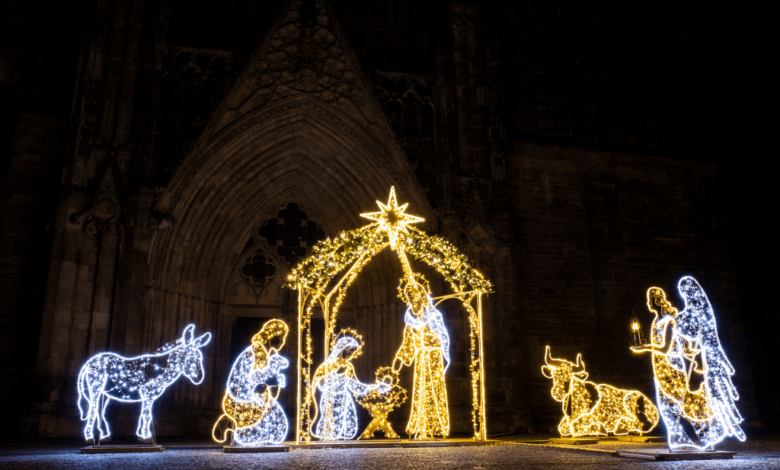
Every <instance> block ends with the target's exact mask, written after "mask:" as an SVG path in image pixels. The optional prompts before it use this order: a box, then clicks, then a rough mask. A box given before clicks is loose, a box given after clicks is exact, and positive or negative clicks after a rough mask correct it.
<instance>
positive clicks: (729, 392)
mask: <svg viewBox="0 0 780 470" xmlns="http://www.w3.org/2000/svg"><path fill="white" fill-rule="evenodd" d="M677 290H678V291H679V293H680V296H681V297H682V298H683V300H684V301H685V309H683V311H681V312H678V310H677V309H676V308H674V307H673V306H672V304H671V303H670V302H669V301H668V300H667V298H666V292H664V290H663V289H661V288H659V287H651V288H650V289H648V290H647V308H648V309H649V310H650V311H651V312H652V313H653V314H654V315H655V319H654V320H653V324H652V326H651V331H650V338H651V342H650V344H647V345H642V346H635V347H632V348H631V349H632V350H633V351H634V352H652V356H653V359H652V360H653V372H654V375H655V384H656V394H657V398H658V406H659V408H660V412H661V416H662V418H663V420H664V424H665V425H666V431H667V441H668V443H669V447H670V448H672V449H677V448H681V447H693V448H696V449H707V448H714V446H715V445H716V444H717V443H719V442H721V441H722V440H723V439H725V438H726V437H729V436H734V437H736V438H737V439H739V440H740V441H744V440H745V433H744V432H743V431H742V428H741V427H740V423H741V422H742V417H741V416H740V414H739V410H737V406H736V403H735V402H736V401H737V400H738V399H739V395H738V394H737V390H736V388H735V387H734V383H733V382H732V380H731V376H732V375H734V372H735V371H734V367H733V366H732V365H731V362H729V360H728V358H727V357H726V353H725V352H724V351H723V347H722V346H721V344H720V338H719V337H718V327H717V324H716V322H715V312H714V311H713V309H712V305H711V304H710V301H709V299H708V298H707V294H706V293H705V292H704V289H702V287H701V285H699V283H698V281H696V279H694V278H693V277H692V276H685V277H683V278H681V279H680V281H679V282H678V283H677ZM693 374H697V375H699V376H700V377H701V378H702V381H701V383H700V384H699V386H698V387H697V388H696V389H693V390H692V389H691V383H692V382H693V380H692V377H693ZM682 420H685V421H687V422H688V423H690V428H692V430H693V433H694V434H693V435H690V434H689V433H688V432H687V431H686V429H685V427H684V426H683V424H682V423H681V421H682Z"/></svg>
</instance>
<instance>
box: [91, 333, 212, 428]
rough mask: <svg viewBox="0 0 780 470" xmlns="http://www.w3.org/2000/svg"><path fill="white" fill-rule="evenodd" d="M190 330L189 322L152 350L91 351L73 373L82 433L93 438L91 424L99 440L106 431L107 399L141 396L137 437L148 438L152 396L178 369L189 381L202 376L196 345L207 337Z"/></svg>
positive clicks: (126, 399)
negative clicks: (134, 353) (139, 353)
mask: <svg viewBox="0 0 780 470" xmlns="http://www.w3.org/2000/svg"><path fill="white" fill-rule="evenodd" d="M194 332H195V325H193V324H190V325H187V327H186V328H184V333H183V334H182V336H181V338H179V339H178V340H177V341H175V342H174V343H170V344H166V345H165V346H163V347H161V348H160V349H158V350H157V351H155V352H154V353H153V354H144V355H142V356H137V357H130V358H127V357H123V356H120V355H119V354H114V353H111V352H105V353H101V354H97V355H95V356H92V357H91V358H90V359H89V360H88V361H87V362H86V363H85V364H84V366H82V368H81V371H80V372H79V377H78V391H79V399H78V407H79V411H80V413H81V420H82V421H86V422H87V424H86V425H85V426H84V437H85V438H86V439H87V440H93V439H94V428H95V425H97V428H98V430H99V431H100V439H101V440H102V439H106V438H108V437H110V436H111V431H110V429H109V427H108V422H107V421H106V418H105V413H106V407H107V406H108V402H109V401H110V400H112V399H113V400H117V401H121V402H141V415H140V417H139V419H138V427H137V429H136V434H137V435H138V436H139V437H141V438H142V439H151V438H152V429H151V426H152V418H153V416H152V406H153V405H154V401H155V400H156V399H157V398H159V397H160V395H162V394H163V392H165V390H166V389H167V388H168V387H169V386H170V385H171V384H172V383H174V382H175V381H176V379H178V378H179V377H180V376H181V375H184V376H185V377H187V378H188V379H190V381H191V382H192V383H193V384H195V385H199V384H200V383H201V382H203V378H204V377H205V371H204V370H203V354H202V353H201V351H200V348H202V347H203V346H205V345H207V344H208V343H209V341H211V333H204V334H202V335H200V336H198V337H197V338H195V337H194ZM84 402H85V404H86V406H84V405H83V403H84Z"/></svg>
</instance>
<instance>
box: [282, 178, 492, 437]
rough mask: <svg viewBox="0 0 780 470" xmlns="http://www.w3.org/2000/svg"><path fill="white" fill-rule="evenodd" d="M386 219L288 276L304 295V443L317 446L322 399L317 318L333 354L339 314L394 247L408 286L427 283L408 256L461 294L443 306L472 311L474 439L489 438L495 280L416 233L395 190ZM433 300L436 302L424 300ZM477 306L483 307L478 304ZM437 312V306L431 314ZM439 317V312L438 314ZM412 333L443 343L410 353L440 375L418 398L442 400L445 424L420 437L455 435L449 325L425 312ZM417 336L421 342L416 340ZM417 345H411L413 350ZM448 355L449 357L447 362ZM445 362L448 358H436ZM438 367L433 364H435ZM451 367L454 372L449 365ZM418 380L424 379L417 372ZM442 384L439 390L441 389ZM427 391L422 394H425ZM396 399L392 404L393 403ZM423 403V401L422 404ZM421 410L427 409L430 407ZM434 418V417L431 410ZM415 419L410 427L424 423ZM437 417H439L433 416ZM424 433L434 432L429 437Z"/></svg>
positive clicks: (383, 210) (384, 208)
mask: <svg viewBox="0 0 780 470" xmlns="http://www.w3.org/2000/svg"><path fill="white" fill-rule="evenodd" d="M377 205H378V206H379V209H380V210H379V211H378V212H371V213H364V214H361V215H362V216H363V217H366V218H368V219H370V220H373V221H374V223H372V224H370V225H366V226H364V227H361V228H359V229H356V230H350V231H346V232H342V233H341V234H340V235H339V236H336V237H333V238H327V239H326V240H323V241H321V242H319V243H317V245H315V246H314V247H313V248H312V254H311V256H309V257H307V258H306V259H304V260H303V261H302V262H301V263H300V264H299V265H298V266H297V267H296V268H295V269H294V270H293V271H292V273H291V274H290V276H289V277H288V284H287V285H288V286H289V287H292V288H294V289H296V290H298V329H299V331H298V344H299V351H298V367H297V369H298V392H297V403H298V413H297V414H298V421H297V433H296V435H297V438H296V442H300V441H301V440H303V441H307V442H308V441H309V440H311V437H312V436H313V435H314V433H313V432H312V427H313V425H314V418H313V415H312V410H313V409H315V408H316V406H317V403H316V400H315V399H314V392H315V387H314V386H313V382H312V378H311V370H312V367H313V359H312V358H313V342H312V338H311V318H312V315H313V313H314V311H315V309H321V311H322V313H323V317H324V320H325V335H324V336H325V341H324V348H325V353H326V355H327V354H328V348H329V347H330V345H329V340H330V338H333V336H334V329H335V327H336V320H337V315H338V311H339V308H340V306H341V304H342V302H343V301H344V298H345V296H346V293H347V289H348V288H349V287H350V286H351V285H352V283H353V282H354V281H355V279H356V278H357V276H358V274H359V273H360V272H361V270H362V269H363V268H364V267H365V266H366V264H367V263H368V262H369V261H370V260H371V259H372V258H373V257H374V256H375V255H376V254H377V253H379V252H380V251H382V250H383V249H384V248H387V247H390V248H391V249H392V250H393V251H395V253H396V254H397V255H398V258H399V260H400V261H401V265H402V268H403V270H404V278H403V279H402V283H403V282H406V283H416V282H418V281H419V282H424V279H423V278H422V277H421V276H420V275H419V274H416V273H414V272H413V270H412V268H411V266H410V264H409V261H408V259H407V253H408V254H411V255H412V256H413V257H414V258H415V259H416V260H418V261H421V262H423V263H425V264H427V265H428V266H431V267H432V268H433V269H435V270H436V272H438V273H439V274H440V275H442V277H443V278H444V279H445V280H446V281H447V283H448V284H449V285H450V286H451V287H452V289H453V291H454V293H453V294H451V295H446V296H443V297H437V299H445V298H457V299H458V300H459V301H460V302H461V303H462V304H463V307H464V308H465V309H466V312H467V314H468V320H469V327H470V331H469V338H470V346H471V357H470V366H469V369H470V372H471V386H472V403H473V406H472V422H473V426H474V437H475V438H476V439H483V440H484V439H487V430H486V412H485V370H484V369H485V367H484V355H483V344H482V294H485V293H489V292H492V285H491V283H490V281H488V280H486V279H485V278H484V277H483V276H482V275H481V274H480V273H479V272H478V271H476V270H475V269H474V268H472V267H471V265H470V263H469V262H468V259H467V258H466V257H465V256H464V255H463V254H462V253H460V252H459V251H458V250H457V249H456V248H455V247H454V246H453V245H452V244H451V243H449V242H448V241H446V240H444V239H443V238H441V237H436V236H429V235H427V234H425V233H424V232H422V231H420V230H418V229H415V228H414V227H412V226H411V225H410V224H413V223H418V222H422V221H423V219H422V218H421V217H417V216H413V215H410V214H406V212H405V211H406V208H407V207H408V204H403V205H400V206H399V205H398V201H397V199H396V196H395V188H391V189H390V196H389V198H388V201H387V203H386V204H384V203H382V202H380V201H377ZM423 298H424V299H425V300H426V301H428V297H427V296H424V297H423ZM474 301H476V306H474V305H472V302H474ZM431 308H433V307H431ZM433 310H436V309H435V308H434V309H433ZM412 311H413V312H416V313H413V314H411V316H410V317H409V320H408V322H407V325H406V330H409V331H410V332H412V333H415V334H416V335H417V336H420V337H421V338H422V337H425V338H429V339H432V340H433V341H435V342H436V343H437V345H436V346H435V347H434V348H433V349H438V350H439V353H438V356H437V354H436V353H430V352H429V350H428V349H426V348H428V347H429V346H430V345H425V347H424V348H417V347H415V348H412V349H410V351H413V352H414V355H415V357H416V355H417V353H420V354H419V357H420V358H423V359H422V360H421V361H420V362H419V363H418V362H417V361H416V360H415V359H414V358H411V359H409V361H408V362H407V363H408V364H411V362H412V361H414V362H415V370H417V367H418V364H430V365H432V367H433V368H434V369H439V366H438V364H439V363H441V364H442V366H441V367H440V372H441V373H440V374H439V373H433V374H431V373H424V374H423V375H421V377H423V376H426V375H427V376H431V377H433V376H435V380H428V379H426V380H423V381H419V382H418V381H417V379H415V381H416V383H419V384H421V385H423V384H424V387H427V388H430V387H434V390H433V391H427V392H424V393H422V392H421V394H418V398H417V399H416V400H420V399H421V398H420V397H423V396H425V397H426V398H425V400H428V399H429V398H430V397H435V400H439V402H438V404H437V405H436V406H435V408H436V410H437V411H436V412H435V414H438V417H437V418H435V421H437V422H438V423H439V424H438V425H435V426H432V427H428V426H427V425H425V426H422V427H419V426H418V425H412V427H411V428H409V429H412V430H414V432H413V435H415V436H416V437H423V436H426V437H431V436H444V435H446V433H445V430H447V432H448V429H449V418H448V411H445V410H446V406H447V405H446V388H445V386H444V377H443V374H444V371H445V370H446V367H447V365H449V357H448V354H449V336H448V335H447V333H446V329H444V328H443V324H444V320H443V319H442V318H441V312H438V310H436V313H438V319H437V318H436V317H437V315H436V313H433V312H430V313H428V314H427V316H426V315H425V313H426V311H427V310H425V309H423V310H419V309H412ZM411 336H414V335H411ZM411 343H413V341H411V342H410V344H411ZM445 355H447V357H446V358H445ZM436 357H439V358H440V359H436ZM429 361H432V362H429ZM445 361H446V365H444V362H445ZM395 362H396V363H397V364H396V365H395V367H396V368H400V364H402V363H403V362H399V361H395ZM416 374H417V372H416ZM434 384H435V385H434ZM418 390H422V389H418ZM388 399H389V397H388ZM418 403H419V402H418ZM416 409H417V410H423V409H425V410H427V409H428V408H427V405H426V406H423V407H420V406H417V408H416ZM425 413H428V411H425ZM415 416H422V415H421V414H420V413H414V414H413V416H412V419H411V420H410V423H411V422H412V421H414V420H416V418H415ZM430 416H433V414H432V415H430ZM422 429H427V431H423V430H422Z"/></svg>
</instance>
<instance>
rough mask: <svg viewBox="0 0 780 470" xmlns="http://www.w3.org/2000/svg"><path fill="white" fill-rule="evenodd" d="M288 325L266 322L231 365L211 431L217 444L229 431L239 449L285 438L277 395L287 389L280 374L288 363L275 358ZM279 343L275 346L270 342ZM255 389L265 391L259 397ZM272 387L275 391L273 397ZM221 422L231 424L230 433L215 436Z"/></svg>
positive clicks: (278, 322) (281, 410) (285, 429)
mask: <svg viewBox="0 0 780 470" xmlns="http://www.w3.org/2000/svg"><path fill="white" fill-rule="evenodd" d="M287 331H288V328H287V324H286V323H284V322H283V321H282V320H278V319H274V320H269V321H268V322H266V323H265V325H263V327H262V328H261V329H260V331H259V332H258V333H257V334H256V335H255V336H254V337H253V338H252V345H251V346H249V347H248V348H246V349H245V350H244V351H243V352H242V353H241V354H240V355H239V356H238V358H237V359H236V361H235V362H234V363H233V367H232V368H231V369H230V375H229V376H228V381H227V390H226V392H225V397H224V398H223V399H222V410H223V412H224V413H223V414H222V416H220V417H219V419H218V420H217V422H216V423H215V424H214V428H213V429H212V437H213V438H214V440H215V441H217V442H220V443H222V442H225V440H226V435H227V432H228V431H232V432H233V433H234V434H233V436H234V443H235V444H237V445H240V446H258V445H265V444H279V443H281V442H282V441H284V438H285V437H286V436H287V430H288V422H287V415H286V414H285V413H284V410H283V409H282V407H281V405H279V403H278V402H277V398H278V396H279V391H280V390H281V389H282V388H284V387H285V386H286V384H287V383H286V382H287V381H286V377H285V375H284V374H283V373H282V372H281V371H282V369H286V368H287V367H288V366H289V362H288V361H287V359H286V358H284V357H283V356H280V355H279V354H278V351H279V349H281V348H282V346H283V345H284V341H285V339H286V337H287ZM274 340H276V341H278V344H277V345H275V346H272V345H271V342H272V341H274ZM258 387H264V388H263V389H262V390H261V391H260V392H259V393H258V392H257V391H256V390H257V388H258ZM272 387H277V388H276V393H274V392H273V390H272ZM223 418H227V419H228V420H230V421H231V422H232V429H229V430H227V431H226V432H225V433H224V434H223V435H222V436H218V434H217V433H218V430H219V428H220V423H221V421H222V420H223Z"/></svg>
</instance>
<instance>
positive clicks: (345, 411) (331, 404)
mask: <svg viewBox="0 0 780 470" xmlns="http://www.w3.org/2000/svg"><path fill="white" fill-rule="evenodd" d="M362 346H363V339H362V337H361V336H360V335H359V334H357V333H356V332H355V331H354V330H351V329H346V330H342V331H341V332H340V333H339V334H338V335H337V336H336V338H335V340H334V343H333V347H332V348H331V352H330V355H329V356H328V358H327V359H326V360H325V362H323V363H322V364H321V365H320V366H319V367H318V368H317V371H316V372H315V374H314V379H313V380H312V384H313V386H314V387H316V388H317V389H318V390H319V391H320V393H321V396H320V402H319V403H320V406H319V407H320V410H321V413H322V416H321V417H320V419H319V421H317V424H316V426H315V429H314V432H313V433H312V434H313V435H314V436H315V437H317V438H319V439H326V440H341V439H353V438H354V437H355V435H357V432H358V418H357V409H356V407H355V400H354V397H355V396H358V397H360V396H364V395H368V394H369V393H371V392H372V391H374V392H378V393H385V392H387V391H389V390H390V385H388V384H386V383H382V382H380V383H378V384H376V385H366V384H364V383H362V382H360V381H359V380H358V379H357V377H356V376H355V368H354V366H353V365H352V360H353V359H355V358H356V357H357V356H358V355H360V352H361V351H360V349H361V348H362ZM314 420H316V417H315V418H314Z"/></svg>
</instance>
